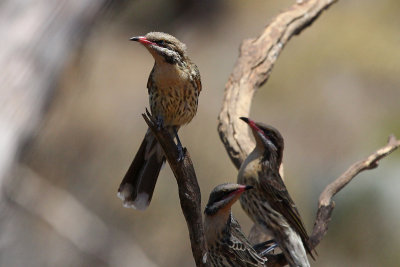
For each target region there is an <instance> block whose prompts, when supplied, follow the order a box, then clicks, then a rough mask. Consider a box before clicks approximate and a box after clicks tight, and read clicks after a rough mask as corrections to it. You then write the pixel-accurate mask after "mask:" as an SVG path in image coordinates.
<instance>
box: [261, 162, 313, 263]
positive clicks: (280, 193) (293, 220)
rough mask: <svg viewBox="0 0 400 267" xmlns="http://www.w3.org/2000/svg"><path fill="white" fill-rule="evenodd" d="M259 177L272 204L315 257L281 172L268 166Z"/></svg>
mask: <svg viewBox="0 0 400 267" xmlns="http://www.w3.org/2000/svg"><path fill="white" fill-rule="evenodd" d="M259 177H260V179H259V181H260V186H261V188H262V189H263V192H264V193H265V197H266V199H267V200H268V203H269V204H270V206H271V207H272V208H273V209H274V210H276V211H277V212H279V213H280V214H282V215H283V217H285V219H286V220H287V222H288V223H289V225H290V226H291V227H292V228H293V229H294V230H295V231H296V232H297V233H298V234H299V235H300V237H301V239H302V241H303V245H304V247H305V249H306V250H307V252H308V253H309V254H310V256H311V257H312V258H313V259H315V258H314V255H313V254H312V252H311V248H310V245H309V241H308V240H309V236H308V234H307V231H306V229H305V227H304V224H303V221H302V220H301V216H300V213H299V211H298V210H297V208H296V205H295V203H294V201H293V200H292V198H291V197H290V195H289V192H288V191H287V189H286V186H285V184H284V182H283V180H282V178H281V176H280V175H279V173H277V172H274V171H271V170H270V169H269V168H268V167H266V168H263V172H262V173H261V174H260V176H259Z"/></svg>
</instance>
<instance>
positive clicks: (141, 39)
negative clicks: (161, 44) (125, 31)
mask: <svg viewBox="0 0 400 267" xmlns="http://www.w3.org/2000/svg"><path fill="white" fill-rule="evenodd" d="M129 40H131V41H135V42H139V43H141V44H142V45H151V44H154V43H153V42H151V41H149V40H147V38H146V37H144V36H135V37H132V38H130V39H129Z"/></svg>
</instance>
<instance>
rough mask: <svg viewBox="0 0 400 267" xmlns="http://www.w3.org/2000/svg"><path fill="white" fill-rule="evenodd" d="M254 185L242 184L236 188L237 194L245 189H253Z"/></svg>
mask: <svg viewBox="0 0 400 267" xmlns="http://www.w3.org/2000/svg"><path fill="white" fill-rule="evenodd" d="M252 188H253V186H252V185H241V186H240V187H239V188H238V189H237V190H236V194H241V193H243V192H244V191H247V190H250V189H252Z"/></svg>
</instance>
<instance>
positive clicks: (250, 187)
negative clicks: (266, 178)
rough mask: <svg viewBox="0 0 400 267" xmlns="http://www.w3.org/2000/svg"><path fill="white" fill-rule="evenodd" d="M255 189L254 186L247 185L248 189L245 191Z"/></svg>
mask: <svg viewBox="0 0 400 267" xmlns="http://www.w3.org/2000/svg"><path fill="white" fill-rule="evenodd" d="M253 188H254V186H252V185H246V188H245V189H244V190H245V191H247V190H250V189H253Z"/></svg>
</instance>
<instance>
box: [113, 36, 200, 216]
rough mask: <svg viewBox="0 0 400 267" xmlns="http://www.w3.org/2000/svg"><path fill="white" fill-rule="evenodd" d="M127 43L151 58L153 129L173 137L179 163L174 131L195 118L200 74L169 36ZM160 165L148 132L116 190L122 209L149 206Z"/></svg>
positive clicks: (158, 151)
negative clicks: (145, 50) (163, 131)
mask: <svg viewBox="0 0 400 267" xmlns="http://www.w3.org/2000/svg"><path fill="white" fill-rule="evenodd" d="M130 40H131V41H135V42H139V43H140V44H142V45H143V46H144V47H145V48H146V49H147V50H148V51H149V52H150V54H151V55H152V56H153V58H154V66H153V68H152V70H151V72H150V76H149V78H148V82H147V91H148V95H149V104H150V110H151V113H152V116H153V117H154V118H155V119H156V121H157V126H158V127H165V128H167V129H168V130H169V132H170V134H171V135H174V136H175V137H176V139H177V146H178V151H179V159H178V160H180V159H182V158H183V150H182V145H181V142H180V140H179V137H178V133H177V132H178V130H179V128H180V126H182V125H185V124H188V123H189V122H190V121H191V120H192V119H193V117H194V116H195V115H196V112H197V106H198V98H199V94H200V91H201V89H202V86H201V78H200V72H199V70H198V68H197V66H196V65H195V64H194V63H192V61H191V60H190V58H189V57H188V55H187V49H186V45H185V44H184V43H182V42H180V41H179V40H178V39H177V38H175V37H174V36H172V35H170V34H167V33H163V32H149V33H147V34H146V35H144V36H136V37H132V38H130ZM164 163H165V156H164V153H163V150H162V148H161V145H160V144H159V143H158V142H157V140H156V138H155V136H154V135H153V134H152V132H151V130H150V129H148V130H147V132H146V134H145V137H144V140H143V141H142V143H141V145H140V147H139V150H138V151H137V153H136V156H135V157H134V159H133V161H132V163H131V165H130V167H129V169H128V171H127V173H126V174H125V176H124V178H123V180H122V182H121V184H120V186H119V189H118V197H119V198H121V199H122V201H123V205H124V207H128V208H134V209H138V210H145V209H146V208H147V207H148V206H149V204H150V201H151V198H152V196H153V191H154V188H155V185H156V182H157V178H158V175H159V173H160V170H161V167H162V165H163V164H164Z"/></svg>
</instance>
